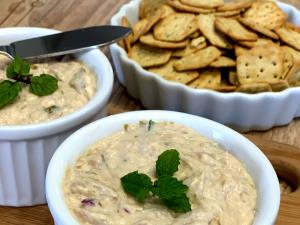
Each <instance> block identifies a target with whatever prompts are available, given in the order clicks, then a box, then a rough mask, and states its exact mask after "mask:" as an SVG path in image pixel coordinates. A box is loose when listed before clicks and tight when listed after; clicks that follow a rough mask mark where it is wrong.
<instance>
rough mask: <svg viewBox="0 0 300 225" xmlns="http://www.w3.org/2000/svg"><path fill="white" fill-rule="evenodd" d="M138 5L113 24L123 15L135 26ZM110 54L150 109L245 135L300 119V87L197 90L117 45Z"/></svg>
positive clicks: (292, 13)
mask: <svg viewBox="0 0 300 225" xmlns="http://www.w3.org/2000/svg"><path fill="white" fill-rule="evenodd" d="M277 3H278V5H279V6H280V7H281V8H282V9H283V10H284V11H285V12H286V13H287V14H288V15H289V20H290V21H291V22H293V23H295V24H298V25H300V12H299V11H298V10H297V9H296V8H295V7H293V6H291V5H288V4H284V3H281V2H277ZM139 4H140V0H132V1H130V2H129V3H127V4H125V5H124V6H123V7H122V8H121V9H120V11H119V12H118V13H117V14H115V15H114V16H113V17H112V19H111V24H112V25H119V24H120V21H121V18H122V17H123V16H127V17H128V19H129V20H130V22H131V23H132V24H135V23H136V22H137V21H138V8H139ZM110 51H111V55H112V59H113V62H114V65H115V68H116V73H117V76H118V79H119V81H120V82H121V84H122V85H124V86H125V87H126V88H127V91H128V93H129V94H130V95H131V96H132V97H134V98H136V99H139V100H140V101H141V103H142V104H143V105H144V106H145V107H146V108H147V109H166V110H174V111H180V112H186V113H191V114H194V115H198V116H203V117H206V118H209V119H212V120H214V121H217V122H220V123H222V124H226V125H228V126H230V127H232V128H234V129H237V130H239V131H244V132H245V131H250V130H267V129H270V128H272V127H274V126H282V125H286V124H288V123H290V122H291V121H292V120H293V119H294V118H296V117H299V116H300V101H299V99H300V88H289V89H287V90H284V91H282V92H279V93H260V94H245V93H237V92H234V93H220V92H216V91H212V90H205V89H202V90H196V89H192V88H189V87H187V86H185V85H182V84H179V83H175V82H172V81H167V80H165V79H163V78H161V77H160V76H159V75H157V74H154V73H151V72H148V71H146V70H144V69H143V68H142V67H141V66H140V65H139V64H138V63H136V62H135V61H133V60H131V59H130V58H128V56H127V53H126V52H125V51H124V50H123V49H122V48H121V47H119V46H118V45H117V44H114V45H112V46H111V47H110Z"/></svg>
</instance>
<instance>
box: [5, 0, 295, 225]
mask: <svg viewBox="0 0 300 225" xmlns="http://www.w3.org/2000/svg"><path fill="white" fill-rule="evenodd" d="M125 2H127V0H0V26H1V27H13V26H35V27H48V28H54V29H59V30H70V29H73V28H79V27H86V26H92V25H101V24H108V23H109V20H110V18H111V16H112V15H113V14H114V13H115V12H116V11H117V10H118V9H119V7H120V6H121V5H122V4H124V3H125ZM284 2H287V3H290V4H293V5H295V6H296V7H298V8H299V9H300V0H285V1H284ZM103 51H104V52H105V53H106V54H107V56H108V57H109V58H110V55H109V53H108V51H107V49H103ZM139 109H143V107H142V106H141V105H140V103H139V102H138V101H135V100H133V99H132V98H130V96H128V94H127V93H126V90H125V89H124V88H123V87H122V86H120V84H119V83H118V82H115V85H114V91H113V94H112V97H111V100H110V103H109V108H108V112H109V114H115V113H120V112H125V111H132V110H139ZM283 110H284V109H283ZM299 131H300V119H296V120H294V121H293V122H292V123H291V124H290V125H288V126H285V127H277V128H273V129H271V130H269V131H266V132H251V133H249V134H250V135H252V136H251V137H252V138H253V139H255V141H256V143H257V144H259V145H261V147H263V149H264V150H266V153H267V155H269V156H270V157H272V155H275V156H276V155H278V154H281V155H283V156H284V155H285V154H284V151H283V150H284V149H293V151H294V150H295V149H296V148H294V147H299V148H300V138H298V133H299ZM258 137H260V138H264V139H266V140H262V139H260V138H258ZM268 140H273V141H277V142H281V143H285V144H290V145H292V146H287V145H282V144H275V147H274V145H273V144H272V143H271V142H270V141H268ZM299 152H300V150H299ZM273 153H274V154H273ZM297 157H298V159H299V160H300V158H299V155H298V154H296V153H294V152H292V151H291V152H290V153H289V155H288V158H289V159H291V160H292V159H295V158H297ZM298 162H299V161H298ZM295 196H297V197H299V194H295V193H293V194H292V195H290V196H289V197H284V198H283V204H282V206H283V207H282V209H281V214H280V217H279V219H278V222H277V224H280V225H281V224H295V225H296V224H300V218H299V217H300V213H299V212H300V210H299V207H300V206H299V202H300V199H299V198H296V197H295ZM293 204H294V205H297V206H298V208H293V207H291V205H293ZM297 210H298V211H297ZM0 224H1V225H11V224H16V225H17V224H22V225H52V224H53V222H52V219H51V215H50V214H49V211H48V208H47V206H45V205H43V206H36V207H26V208H9V207H0Z"/></svg>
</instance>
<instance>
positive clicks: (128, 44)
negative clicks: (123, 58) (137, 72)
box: [121, 16, 133, 52]
mask: <svg viewBox="0 0 300 225" xmlns="http://www.w3.org/2000/svg"><path fill="white" fill-rule="evenodd" d="M121 25H122V26H124V27H129V28H131V24H130V22H129V20H128V18H127V17H126V16H123V17H122V19H121ZM132 38H133V35H132V34H130V35H128V37H126V38H125V39H124V44H125V49H126V51H127V52H129V51H130V50H131V40H132Z"/></svg>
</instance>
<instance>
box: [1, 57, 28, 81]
mask: <svg viewBox="0 0 300 225" xmlns="http://www.w3.org/2000/svg"><path fill="white" fill-rule="evenodd" d="M29 71H30V65H29V64H28V63H27V62H26V61H25V60H23V59H22V58H20V57H19V56H16V58H15V59H14V60H13V61H12V62H11V63H10V64H9V65H8V66H7V68H6V76H7V77H8V78H12V79H17V78H18V77H20V76H27V75H29Z"/></svg>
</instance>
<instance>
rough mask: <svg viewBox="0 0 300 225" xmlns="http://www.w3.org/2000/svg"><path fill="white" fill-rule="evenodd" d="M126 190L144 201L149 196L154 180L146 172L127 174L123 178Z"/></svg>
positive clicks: (140, 200) (122, 181)
mask: <svg viewBox="0 0 300 225" xmlns="http://www.w3.org/2000/svg"><path fill="white" fill-rule="evenodd" d="M121 183H122V186H123V188H124V190H125V191H126V192H127V193H128V194H130V195H132V196H134V197H135V198H136V199H137V200H138V201H139V202H144V201H145V199H146V198H148V196H149V193H150V189H151V188H152V181H151V179H150V177H148V176H147V175H146V174H142V173H138V172H137V171H135V172H132V173H129V174H127V175H126V176H124V177H122V178H121Z"/></svg>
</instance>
